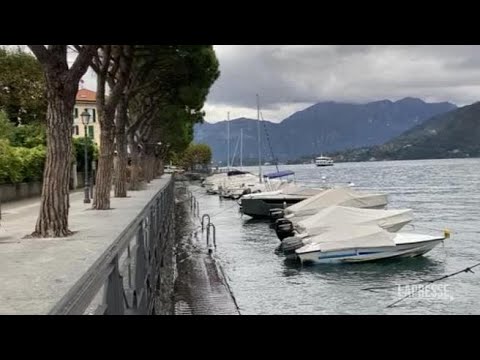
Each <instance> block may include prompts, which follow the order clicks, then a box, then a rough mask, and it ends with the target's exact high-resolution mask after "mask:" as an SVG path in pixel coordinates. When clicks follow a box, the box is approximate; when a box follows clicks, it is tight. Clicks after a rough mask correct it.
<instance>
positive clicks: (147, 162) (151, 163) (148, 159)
mask: <svg viewBox="0 0 480 360" xmlns="http://www.w3.org/2000/svg"><path fill="white" fill-rule="evenodd" d="M142 163H143V166H142V167H143V173H144V174H145V180H146V181H147V183H150V182H151V181H152V180H153V179H154V174H155V156H154V155H152V154H150V153H146V154H145V157H144V159H143V162H142Z"/></svg>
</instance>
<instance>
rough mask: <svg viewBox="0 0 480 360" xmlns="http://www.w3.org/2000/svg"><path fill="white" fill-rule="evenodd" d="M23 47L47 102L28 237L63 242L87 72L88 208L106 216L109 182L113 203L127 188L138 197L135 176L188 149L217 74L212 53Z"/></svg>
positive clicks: (192, 48)
mask: <svg viewBox="0 0 480 360" xmlns="http://www.w3.org/2000/svg"><path fill="white" fill-rule="evenodd" d="M28 47H29V48H30V50H31V51H32V52H33V53H34V55H35V56H36V58H37V59H38V62H39V63H40V64H41V68H42V71H43V75H44V82H45V94H46V124H45V125H46V141H47V148H46V159H45V170H44V174H43V189H42V198H41V208H40V214H39V217H38V221H37V224H36V229H35V232H34V233H33V235H34V236H39V237H63V236H68V235H69V234H71V232H70V230H69V227H68V210H69V179H70V171H71V166H70V160H71V158H70V155H69V154H71V153H72V124H73V110H74V105H75V98H76V94H77V91H78V86H79V81H80V79H81V78H82V77H83V75H84V74H85V73H86V71H87V70H88V68H89V67H90V68H92V69H93V70H94V71H95V73H96V75H97V104H96V105H97V112H98V121H99V124H100V129H101V139H100V150H99V156H98V168H97V178H96V188H95V195H94V202H93V208H94V209H97V210H107V209H109V208H110V191H111V188H112V183H113V179H115V181H114V184H113V185H114V190H115V192H114V194H115V196H116V197H126V196H127V184H130V188H131V189H133V190H135V189H138V186H139V180H140V174H142V175H143V177H144V178H145V180H146V181H150V180H152V179H153V178H154V177H155V176H157V175H158V174H159V173H160V172H161V169H162V167H163V161H164V160H166V159H168V158H169V157H170V156H172V154H175V153H177V154H178V153H180V152H182V151H183V150H185V149H186V148H187V147H188V145H189V144H190V143H191V141H192V140H193V125H194V124H195V123H197V122H201V121H202V120H203V117H204V113H203V111H202V108H203V105H204V102H205V100H206V97H207V95H208V92H209V89H210V87H211V86H212V84H213V83H214V82H215V80H216V79H217V78H218V76H219V66H218V61H217V58H216V56H215V52H214V50H213V47H212V46H211V45H47V46H44V45H28ZM72 54H73V55H74V57H75V59H74V61H73V63H72V64H71V65H70V64H69V61H68V60H69V58H70V57H71V56H72ZM128 150H129V151H128ZM114 159H115V161H114ZM129 160H130V165H129ZM113 163H115V167H113V166H112V164H113ZM128 174H129V179H127V175H128ZM127 180H128V181H127Z"/></svg>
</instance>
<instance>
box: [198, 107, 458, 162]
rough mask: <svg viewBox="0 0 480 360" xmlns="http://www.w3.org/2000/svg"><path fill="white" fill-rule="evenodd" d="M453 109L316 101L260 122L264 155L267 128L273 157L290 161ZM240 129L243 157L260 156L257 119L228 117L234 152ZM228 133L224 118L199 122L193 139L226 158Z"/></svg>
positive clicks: (374, 140) (382, 138)
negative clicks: (279, 119)
mask: <svg viewBox="0 0 480 360" xmlns="http://www.w3.org/2000/svg"><path fill="white" fill-rule="evenodd" d="M455 108H456V106H455V105H453V104H450V103H425V102H424V101H422V100H419V99H414V98H405V99H403V100H399V101H396V102H392V101H389V100H384V101H377V102H372V103H368V104H347V103H337V102H322V103H318V104H315V105H313V106H311V107H309V108H307V109H305V110H302V111H299V112H297V113H295V114H293V115H291V116H290V117H288V118H287V119H285V120H283V121H282V122H281V123H278V124H276V123H272V122H269V121H265V122H263V123H261V135H262V154H263V159H264V160H265V161H271V156H270V152H271V151H270V148H269V146H268V141H267V139H266V137H265V136H266V135H265V134H266V133H268V135H269V138H270V142H271V144H272V149H273V152H274V154H275V156H276V157H277V158H278V159H279V160H280V161H287V160H291V159H297V158H300V157H302V156H315V155H317V154H320V153H327V152H333V151H338V150H345V149H352V148H358V147H366V146H372V145H378V144H382V143H384V142H386V141H388V140H390V139H392V138H394V137H396V136H398V135H400V134H401V133H403V132H404V131H406V130H408V129H410V128H412V127H415V126H417V125H419V124H422V123H423V122H424V121H425V120H427V119H429V118H431V117H432V116H434V115H437V114H442V113H445V112H448V111H450V110H452V109H455ZM242 128H243V134H244V143H243V149H244V152H243V154H244V159H248V158H250V159H257V157H258V156H257V153H258V150H257V121H256V120H252V119H245V118H241V119H236V120H232V121H230V134H231V142H230V146H231V154H232V155H233V153H234V151H235V146H236V144H237V141H238V138H239V137H240V129H242ZM264 128H266V129H267V132H265V130H264ZM226 138H227V125H226V122H225V121H222V122H218V123H215V124H210V123H205V124H201V125H197V126H196V127H195V141H196V142H204V143H207V144H209V145H210V146H211V147H212V150H213V158H214V160H215V161H223V162H225V161H226V154H227V140H226ZM239 147H240V146H238V149H237V159H238V157H239Z"/></svg>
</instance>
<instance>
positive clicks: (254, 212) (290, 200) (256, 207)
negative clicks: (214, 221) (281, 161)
mask: <svg viewBox="0 0 480 360" xmlns="http://www.w3.org/2000/svg"><path fill="white" fill-rule="evenodd" d="M283 173H286V174H288V175H291V173H293V172H283ZM269 175H272V174H268V175H265V176H266V177H268V176H269ZM278 177H280V176H279V175H274V176H273V177H271V179H276V178H278ZM322 191H324V189H316V188H305V187H300V186H297V185H294V184H289V183H284V185H283V186H281V187H280V188H279V190H277V191H269V192H263V193H258V194H246V195H243V196H242V197H241V198H240V210H241V212H242V213H243V214H245V215H248V216H251V217H253V218H271V215H270V213H271V210H273V209H279V208H281V209H285V208H287V207H288V206H291V205H294V204H296V203H298V202H300V201H303V200H305V199H308V198H309V197H312V196H314V195H316V194H318V193H320V192H322Z"/></svg>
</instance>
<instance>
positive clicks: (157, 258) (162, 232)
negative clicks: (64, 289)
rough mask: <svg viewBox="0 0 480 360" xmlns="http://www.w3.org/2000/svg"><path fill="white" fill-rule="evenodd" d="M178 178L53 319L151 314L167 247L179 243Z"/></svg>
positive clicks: (54, 312) (72, 292)
mask: <svg viewBox="0 0 480 360" xmlns="http://www.w3.org/2000/svg"><path fill="white" fill-rule="evenodd" d="M174 212H175V198H174V181H173V178H172V179H170V181H169V182H168V183H167V184H166V185H165V186H164V187H163V188H162V189H161V190H160V191H159V192H158V193H157V195H156V196H155V197H154V198H153V199H152V200H151V201H150V202H149V203H148V204H147V205H146V206H145V208H144V209H143V211H142V212H141V213H140V214H139V215H138V216H137V217H136V218H135V220H133V221H132V222H131V223H130V224H129V225H128V226H127V227H126V228H125V230H124V231H123V232H122V234H120V236H119V237H118V238H117V239H116V240H115V241H114V242H113V244H112V245H111V246H110V247H109V248H108V249H107V250H106V251H105V252H104V253H103V254H102V256H100V258H99V259H98V260H97V261H96V262H95V263H94V264H93V265H92V266H91V267H90V269H89V270H88V271H87V272H86V273H85V275H84V276H83V277H82V278H81V279H80V280H79V281H78V282H77V283H76V284H75V285H74V286H73V287H72V288H71V289H70V291H68V293H67V294H66V295H65V296H64V297H63V298H62V299H61V300H60V301H59V302H58V303H57V304H56V305H55V306H54V308H53V309H52V310H51V311H50V314H51V315H87V314H88V315H150V314H152V315H153V314H154V313H155V297H156V295H157V294H156V292H157V291H158V289H159V287H160V270H161V266H162V262H163V255H164V251H165V247H166V246H167V245H168V244H169V242H170V241H172V239H173V238H174V236H175V234H174V220H175V218H174V216H175V215H174Z"/></svg>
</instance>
